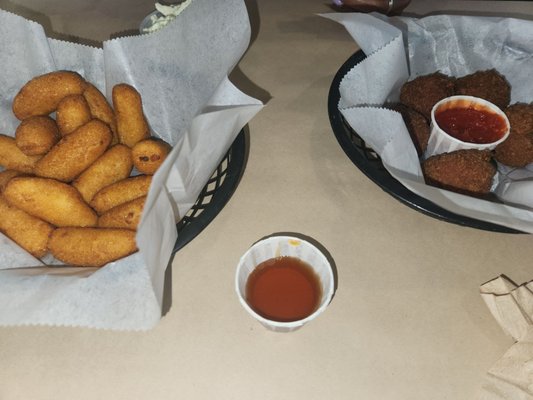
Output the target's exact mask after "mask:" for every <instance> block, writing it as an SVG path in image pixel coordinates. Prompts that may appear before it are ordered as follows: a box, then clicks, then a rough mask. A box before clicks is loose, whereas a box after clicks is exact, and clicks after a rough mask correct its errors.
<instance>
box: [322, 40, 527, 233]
mask: <svg viewBox="0 0 533 400" xmlns="http://www.w3.org/2000/svg"><path fill="white" fill-rule="evenodd" d="M365 57H366V55H365V53H364V52H363V51H361V50H360V51H357V52H356V53H354V54H353V55H352V56H351V57H350V58H348V60H346V62H345V63H344V64H343V65H342V66H341V67H340V69H339V70H338V71H337V73H336V74H335V77H334V78H333V81H332V83H331V87H330V90H329V96H328V113H329V120H330V123H331V127H332V129H333V133H334V134H335V137H336V138H337V141H338V142H339V144H340V146H341V147H342V149H343V150H344V152H345V153H346V155H347V156H348V157H349V158H350V160H352V162H353V163H354V164H355V166H356V167H357V168H359V169H360V170H361V171H362V172H363V173H364V174H365V175H366V176H367V177H368V178H370V179H371V180H372V181H373V182H374V183H376V184H377V185H378V186H379V187H381V188H382V189H383V190H384V191H385V192H387V193H388V194H390V195H391V196H392V197H394V198H395V199H397V200H399V201H401V202H402V203H404V204H405V205H407V206H409V207H411V208H413V209H415V210H417V211H419V212H421V213H423V214H426V215H429V216H431V217H433V218H437V219H439V220H442V221H446V222H450V223H453V224H457V225H462V226H467V227H471V228H475V229H482V230H486V231H492V232H501V233H523V232H521V231H518V230H515V229H512V228H508V227H505V226H501V225H497V224H493V223H490V222H486V221H481V220H477V219H474V218H470V217H465V216H462V215H458V214H455V213H452V212H450V211H448V210H445V209H443V208H441V207H439V206H438V205H436V204H435V203H433V202H431V201H429V200H427V199H425V198H423V197H421V196H419V195H417V194H415V193H413V192H411V191H410V190H409V189H407V188H406V187H405V186H403V185H402V184H401V183H400V182H398V181H397V180H396V179H395V178H394V177H393V176H392V175H391V174H389V172H388V171H387V170H386V169H385V167H384V166H383V163H382V162H381V159H380V158H379V156H378V155H377V154H376V153H375V152H374V151H373V150H372V149H371V148H370V147H368V146H367V145H366V143H365V142H364V140H362V139H361V137H359V135H357V132H355V131H354V130H353V129H352V128H351V127H350V126H349V124H348V123H347V122H346V121H345V120H344V118H343V117H342V114H341V113H340V111H339V109H338V104H339V100H340V93H339V85H340V82H341V80H342V78H343V77H344V75H346V73H347V72H348V71H350V70H351V69H352V68H353V67H354V66H355V65H356V64H358V63H359V62H361V61H362V60H364V59H365Z"/></svg>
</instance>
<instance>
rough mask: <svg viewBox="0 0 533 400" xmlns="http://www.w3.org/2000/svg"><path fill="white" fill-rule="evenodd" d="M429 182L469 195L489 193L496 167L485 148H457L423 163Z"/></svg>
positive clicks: (423, 169) (427, 181) (425, 175)
mask: <svg viewBox="0 0 533 400" xmlns="http://www.w3.org/2000/svg"><path fill="white" fill-rule="evenodd" d="M422 171H423V172H424V177H425V179H426V183H427V184H428V185H432V186H436V187H439V188H442V189H447V190H450V191H453V192H458V193H462V194H467V195H472V196H478V197H480V196H483V195H485V194H487V193H489V192H490V189H491V186H492V180H493V178H494V175H495V174H496V166H495V165H494V163H493V162H492V157H491V153H490V151H488V150H457V151H452V152H450V153H443V154H438V155H435V156H432V157H429V158H428V159H427V160H425V161H423V162H422Z"/></svg>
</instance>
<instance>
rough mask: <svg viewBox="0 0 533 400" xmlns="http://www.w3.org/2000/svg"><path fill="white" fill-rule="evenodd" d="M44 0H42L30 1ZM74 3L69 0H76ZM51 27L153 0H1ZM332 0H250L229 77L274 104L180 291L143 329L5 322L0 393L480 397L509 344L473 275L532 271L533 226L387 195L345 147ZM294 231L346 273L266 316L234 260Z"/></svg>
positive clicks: (530, 10)
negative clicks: (322, 306) (474, 221)
mask: <svg viewBox="0 0 533 400" xmlns="http://www.w3.org/2000/svg"><path fill="white" fill-rule="evenodd" d="M32 3H37V4H38V5H33V4H32ZM62 3H65V4H64V5H63V4H62ZM487 3H490V10H491V12H495V13H499V12H503V11H507V12H517V13H525V14H529V15H533V3H529V4H528V2H504V1H502V2H483V1H445V2H441V1H439V2H437V1H422V0H420V1H414V2H413V3H412V4H411V6H409V8H408V9H407V10H406V13H407V14H409V13H419V14H420V15H423V14H425V13H428V12H432V11H435V10H445V11H452V12H455V11H459V12H462V11H464V10H476V9H478V10H486V9H487V8H488V5H487ZM0 8H2V9H6V10H10V11H15V12H18V13H20V14H21V15H23V16H26V17H32V18H35V19H36V20H40V21H41V22H42V23H44V24H45V26H47V28H48V29H51V31H54V32H56V33H59V34H70V35H74V36H80V37H82V38H84V39H90V40H104V39H107V38H109V36H110V35H114V34H116V33H117V32H120V31H128V30H132V29H135V28H136V27H137V26H138V23H139V21H140V20H141V19H142V17H143V16H144V15H145V14H147V13H148V12H150V11H151V10H152V9H153V3H152V2H151V1H146V0H134V1H125V0H120V1H119V0H117V1H114V2H106V1H98V2H91V6H89V5H88V3H87V4H86V2H83V1H70V2H66V1H64V0H54V1H47V2H46V5H44V4H41V2H37V1H34V2H32V1H29V0H25V1H22V0H20V1H17V0H0ZM328 11H329V9H328V7H327V6H326V4H325V1H315V2H311V1H309V0H295V1H290V2H288V1H281V0H264V1H263V0H259V1H258V4H254V3H253V2H251V4H250V14H251V17H252V18H251V19H252V24H253V26H254V32H255V33H254V38H253V39H254V40H253V42H252V43H251V45H250V48H249V50H248V52H247V53H246V54H245V56H244V57H243V59H242V61H241V62H240V64H239V66H238V69H237V70H236V71H235V72H234V73H233V75H232V78H233V79H234V81H236V82H237V84H238V86H239V87H240V88H241V89H242V90H244V91H246V92H247V93H248V94H250V95H253V96H255V97H257V98H259V99H261V100H263V101H264V102H265V103H266V106H265V108H264V109H263V110H262V111H261V112H260V113H259V114H258V115H257V116H256V117H255V118H254V119H253V120H252V121H251V123H250V124H249V128H250V134H249V138H250V148H249V154H248V162H247V166H246V170H245V172H244V175H243V177H242V180H241V182H240V184H239V186H238V188H237V190H236V192H235V194H234V195H233V197H232V198H231V200H230V201H229V203H228V204H227V205H226V207H225V208H224V209H223V210H222V211H221V212H220V214H219V215H218V216H217V217H216V219H215V220H214V221H213V222H212V223H211V224H210V225H209V226H208V227H207V228H206V229H205V230H204V231H203V232H202V233H201V234H200V235H199V236H198V237H196V238H195V239H194V240H193V241H192V242H191V243H189V244H188V245H187V246H186V247H185V248H183V249H182V250H180V251H179V252H178V253H177V254H176V256H175V258H174V260H173V264H172V281H171V286H172V304H171V308H170V310H169V312H168V313H167V314H166V315H165V316H164V317H163V318H162V320H161V321H160V323H159V325H158V326H157V327H156V328H155V329H153V330H152V331H149V332H144V333H131V332H126V333H125V332H111V331H101V330H91V329H79V328H57V327H17V328H0V399H2V400H10V399H122V398H127V399H176V398H179V399H270V400H272V399H306V400H311V399H317V400H318V399H320V400H323V399H339V400H340V399H379V400H383V399H410V400H413V399H428V398H430V399H471V398H473V397H474V395H475V393H476V391H477V390H478V388H479V386H480V385H481V382H482V379H483V376H484V374H485V373H486V371H487V370H488V368H489V367H490V366H491V365H492V364H493V363H494V362H495V361H496V360H497V359H498V358H500V357H501V356H502V354H503V353H504V351H505V350H506V349H507V348H508V347H509V346H510V345H511V344H512V341H511V339H510V338H508V337H506V336H505V335H504V333H503V332H502V330H501V329H500V328H499V326H498V325H497V324H496V322H495V320H494V319H493V318H492V316H491V315H490V314H489V312H488V309H487V308H486V306H485V305H484V303H483V301H482V299H481V297H480V295H479V291H478V290H479V285H480V284H482V283H484V282H486V281H488V280H490V279H492V278H494V277H496V276H498V275H499V274H502V273H503V274H506V275H507V276H509V277H510V278H511V279H513V280H514V281H516V282H517V283H522V282H525V281H528V280H530V279H531V278H532V277H533V276H532V270H531V267H530V266H531V259H532V258H533V246H531V243H532V242H531V238H530V236H529V235H511V234H499V233H492V232H487V231H480V230H475V229H471V228H465V227H460V226H457V225H453V224H449V223H445V222H442V221H439V220H436V219H433V218H430V217H428V216H425V215H423V214H421V213H419V212H417V211H415V210H413V209H411V208H409V207H407V206H405V205H403V204H401V203H400V202H398V201H397V200H395V199H394V198H392V197H391V196H389V195H388V194H386V193H385V192H384V191H383V190H381V189H380V188H379V187H377V186H376V185H375V184H374V183H373V182H371V181H370V180H369V179H368V178H366V177H365V176H364V175H363V174H362V173H361V172H360V171H359V170H358V169H357V168H356V167H355V166H354V165H353V164H352V163H351V161H350V160H349V159H348V158H347V157H346V155H345V154H344V152H343V151H342V149H341V148H340V146H339V144H338V143H337V141H336V139H335V137H334V135H333V133H332V131H331V127H330V124H329V120H328V114H327V95H328V90H329V87H330V84H331V81H332V78H333V76H334V74H335V72H336V71H337V70H338V68H339V67H340V66H341V65H342V63H343V62H344V61H345V60H346V59H347V58H348V57H349V56H350V55H351V54H352V53H353V52H354V51H355V50H357V46H356V44H355V43H354V42H353V41H352V40H351V38H350V37H349V35H348V34H347V33H346V31H345V30H344V28H343V27H342V26H340V25H338V24H336V23H334V22H332V21H330V20H326V19H324V18H320V17H318V16H316V14H317V13H323V12H328ZM275 232H299V233H301V234H304V235H307V236H310V237H312V238H313V239H315V240H316V241H318V242H320V243H321V244H322V245H323V246H324V247H325V248H326V249H327V250H328V252H329V253H330V254H331V256H332V258H333V259H334V261H335V265H336V269H337V272H338V288H337V292H336V295H335V297H334V299H333V301H332V303H331V304H330V306H329V307H328V309H327V311H326V312H325V313H324V314H323V315H321V316H320V317H319V318H318V319H316V320H315V321H313V322H311V323H310V324H308V325H306V326H305V327H303V328H302V329H301V330H299V331H296V332H293V333H290V334H280V333H273V332H270V331H267V330H265V329H264V328H263V327H262V326H261V325H259V324H258V323H257V322H256V321H254V320H253V319H252V318H251V317H250V316H249V315H248V314H247V313H246V312H245V311H244V309H243V308H242V307H241V306H240V304H239V302H238V300H237V298H236V296H235V293H234V273H235V267H236V264H237V262H238V260H239V258H240V256H241V255H242V254H243V253H244V252H245V251H246V249H247V248H248V247H249V246H250V245H251V244H252V243H253V242H254V241H255V240H257V239H259V238H261V237H263V236H266V235H269V234H271V233H275Z"/></svg>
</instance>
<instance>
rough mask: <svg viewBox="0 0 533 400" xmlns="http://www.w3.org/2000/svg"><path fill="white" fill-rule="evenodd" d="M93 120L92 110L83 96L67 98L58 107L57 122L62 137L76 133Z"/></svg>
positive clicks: (74, 95) (73, 95) (72, 95)
mask: <svg viewBox="0 0 533 400" xmlns="http://www.w3.org/2000/svg"><path fill="white" fill-rule="evenodd" d="M91 119H92V115H91V109H90V108H89V104H87V100H85V97H83V96H82V95H81V94H71V95H69V96H66V97H65V98H63V99H62V100H61V101H60V102H59V104H58V105H57V110H56V122H57V127H58V128H59V132H60V133H61V136H66V135H68V134H69V133H72V132H74V131H75V130H76V129H78V128H79V127H80V126H82V125H85V124H86V123H87V122H89V121H90V120H91Z"/></svg>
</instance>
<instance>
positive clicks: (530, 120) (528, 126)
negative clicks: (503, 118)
mask: <svg viewBox="0 0 533 400" xmlns="http://www.w3.org/2000/svg"><path fill="white" fill-rule="evenodd" d="M504 112H505V115H507V119H508V120H509V124H510V125H511V134H517V135H524V134H526V133H530V132H533V104H532V103H530V104H526V103H515V104H511V105H510V106H509V107H507V108H506V109H505V110H504Z"/></svg>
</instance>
